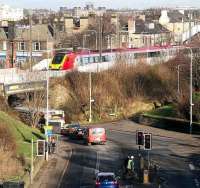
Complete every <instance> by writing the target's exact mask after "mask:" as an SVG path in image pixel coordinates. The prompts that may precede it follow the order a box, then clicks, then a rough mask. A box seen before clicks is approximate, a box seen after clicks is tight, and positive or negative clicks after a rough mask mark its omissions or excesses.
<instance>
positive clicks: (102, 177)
mask: <svg viewBox="0 0 200 188" xmlns="http://www.w3.org/2000/svg"><path fill="white" fill-rule="evenodd" d="M98 181H99V182H105V181H106V182H107V181H109V182H110V181H115V178H114V176H111V175H110V176H99V177H98Z"/></svg>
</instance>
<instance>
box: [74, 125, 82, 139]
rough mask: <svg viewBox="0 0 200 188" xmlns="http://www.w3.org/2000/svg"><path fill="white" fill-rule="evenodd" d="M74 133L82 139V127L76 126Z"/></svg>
mask: <svg viewBox="0 0 200 188" xmlns="http://www.w3.org/2000/svg"><path fill="white" fill-rule="evenodd" d="M74 134H75V136H76V138H77V139H83V135H84V128H77V129H76V131H75V133H74Z"/></svg>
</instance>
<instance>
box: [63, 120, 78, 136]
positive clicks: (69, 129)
mask: <svg viewBox="0 0 200 188" xmlns="http://www.w3.org/2000/svg"><path fill="white" fill-rule="evenodd" d="M77 128H80V125H79V123H72V124H65V125H64V127H63V128H62V129H61V134H62V135H66V136H70V135H72V134H73V133H74V131H75V130H76V129H77Z"/></svg>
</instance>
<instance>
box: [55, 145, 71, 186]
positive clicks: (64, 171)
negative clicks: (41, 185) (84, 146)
mask: <svg viewBox="0 0 200 188" xmlns="http://www.w3.org/2000/svg"><path fill="white" fill-rule="evenodd" d="M71 156H72V148H71V150H70V153H69V159H68V160H67V162H66V165H65V169H64V170H63V172H62V174H61V177H60V179H59V182H58V185H57V188H60V187H61V183H62V179H63V177H64V175H65V173H66V171H67V168H68V165H69V161H70V159H71Z"/></svg>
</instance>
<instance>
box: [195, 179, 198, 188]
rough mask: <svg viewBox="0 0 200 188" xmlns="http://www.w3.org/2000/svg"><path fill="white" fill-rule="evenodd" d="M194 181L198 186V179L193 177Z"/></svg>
mask: <svg viewBox="0 0 200 188" xmlns="http://www.w3.org/2000/svg"><path fill="white" fill-rule="evenodd" d="M194 182H195V185H196V187H199V181H198V179H194Z"/></svg>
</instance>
